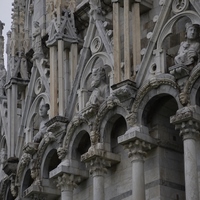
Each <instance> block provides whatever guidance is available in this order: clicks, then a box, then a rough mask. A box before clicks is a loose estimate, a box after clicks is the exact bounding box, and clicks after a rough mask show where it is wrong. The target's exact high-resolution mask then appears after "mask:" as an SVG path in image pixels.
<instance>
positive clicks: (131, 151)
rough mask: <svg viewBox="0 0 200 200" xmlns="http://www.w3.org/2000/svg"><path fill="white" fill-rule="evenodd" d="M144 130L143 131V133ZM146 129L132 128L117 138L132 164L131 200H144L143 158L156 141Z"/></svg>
mask: <svg viewBox="0 0 200 200" xmlns="http://www.w3.org/2000/svg"><path fill="white" fill-rule="evenodd" d="M144 130H145V131H144ZM146 131H147V129H146V128H144V127H143V128H141V127H132V128H130V129H129V130H128V131H127V132H126V133H125V134H124V135H122V136H120V137H118V143H120V144H122V145H124V146H125V148H126V149H127V150H128V156H129V158H131V163H132V200H145V199H146V198H145V179H144V158H145V156H146V152H147V151H148V150H150V149H151V147H152V146H154V145H156V141H155V140H154V139H153V138H151V136H149V135H148V134H147V133H146V134H144V132H146Z"/></svg>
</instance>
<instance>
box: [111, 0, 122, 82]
mask: <svg viewBox="0 0 200 200" xmlns="http://www.w3.org/2000/svg"><path fill="white" fill-rule="evenodd" d="M112 3H113V32H114V35H113V42H114V49H113V51H114V52H113V54H114V66H115V72H114V77H115V78H114V82H115V83H118V82H120V81H121V41H120V2H119V0H112Z"/></svg>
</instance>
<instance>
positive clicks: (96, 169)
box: [86, 157, 111, 176]
mask: <svg viewBox="0 0 200 200" xmlns="http://www.w3.org/2000/svg"><path fill="white" fill-rule="evenodd" d="M110 165H111V164H110V162H109V161H107V160H105V159H103V158H101V157H95V158H94V159H92V160H90V161H89V162H88V163H86V167H87V168H88V169H89V172H90V174H91V175H93V176H103V175H104V174H106V173H107V167H109V166H110Z"/></svg>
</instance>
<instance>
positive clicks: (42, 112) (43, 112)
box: [33, 104, 50, 143]
mask: <svg viewBox="0 0 200 200" xmlns="http://www.w3.org/2000/svg"><path fill="white" fill-rule="evenodd" d="M49 109H50V106H49V104H42V105H41V106H40V108H39V116H40V117H41V118H42V120H41V122H40V126H39V131H38V132H37V133H36V134H35V136H34V138H33V142H35V143H39V142H40V141H41V140H42V138H43V136H44V134H45V133H46V130H47V127H46V126H45V123H46V122H47V121H49V115H48V110H49Z"/></svg>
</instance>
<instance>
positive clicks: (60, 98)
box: [58, 40, 65, 116]
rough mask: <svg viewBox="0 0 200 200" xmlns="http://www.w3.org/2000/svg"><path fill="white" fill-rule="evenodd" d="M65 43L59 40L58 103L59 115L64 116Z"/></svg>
mask: <svg viewBox="0 0 200 200" xmlns="http://www.w3.org/2000/svg"><path fill="white" fill-rule="evenodd" d="M63 51H64V41H63V40H58V102H59V109H58V110H59V115H60V116H64V110H65V106H64V66H63V64H64V63H63V61H64V55H63V54H64V53H63Z"/></svg>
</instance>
